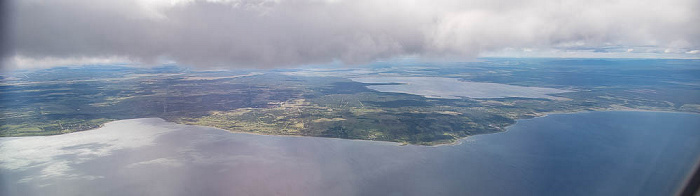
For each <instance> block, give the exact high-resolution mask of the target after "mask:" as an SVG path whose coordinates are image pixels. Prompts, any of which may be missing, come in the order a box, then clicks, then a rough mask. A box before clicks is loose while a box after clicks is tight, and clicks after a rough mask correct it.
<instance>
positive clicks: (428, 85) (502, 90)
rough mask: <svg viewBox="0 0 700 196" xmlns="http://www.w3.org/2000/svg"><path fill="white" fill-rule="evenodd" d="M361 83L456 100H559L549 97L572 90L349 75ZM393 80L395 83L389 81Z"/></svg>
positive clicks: (393, 90)
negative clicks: (509, 98)
mask: <svg viewBox="0 0 700 196" xmlns="http://www.w3.org/2000/svg"><path fill="white" fill-rule="evenodd" d="M351 79H352V80H353V81H356V82H362V83H382V84H381V85H370V86H368V88H370V89H373V90H376V91H381V92H393V93H408V94H415V95H421V96H425V97H428V98H443V99H459V98H461V97H469V98H505V97H523V98H547V99H561V98H559V97H555V96H551V95H552V94H557V93H566V92H571V91H569V90H561V89H555V88H542V87H526V86H515V85H508V84H498V83H487V82H469V81H461V80H459V79H457V78H444V77H359V78H351ZM391 83H396V84H391Z"/></svg>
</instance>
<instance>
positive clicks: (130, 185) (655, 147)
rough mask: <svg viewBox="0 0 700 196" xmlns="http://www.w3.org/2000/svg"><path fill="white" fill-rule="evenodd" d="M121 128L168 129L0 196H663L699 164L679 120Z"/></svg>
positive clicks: (566, 117)
mask: <svg viewBox="0 0 700 196" xmlns="http://www.w3.org/2000/svg"><path fill="white" fill-rule="evenodd" d="M129 123H131V124H129ZM123 124H124V125H120V126H127V124H128V125H129V126H130V127H129V129H139V127H141V129H143V132H144V133H145V132H149V131H153V130H154V129H167V131H166V132H164V133H163V134H159V135H157V136H152V137H156V138H154V139H155V140H154V143H153V144H151V145H146V146H140V147H137V148H124V149H118V150H112V151H110V153H108V154H107V155H102V156H96V157H91V158H85V157H82V159H79V158H80V157H81V156H77V155H78V154H77V153H78V152H79V151H80V150H81V149H80V148H86V149H87V148H96V147H99V146H109V145H115V144H112V143H109V141H105V142H96V144H92V143H90V145H76V146H62V147H61V148H62V149H68V150H70V151H67V150H66V151H62V152H63V153H64V154H62V155H60V156H58V155H56V156H50V157H51V160H50V161H49V162H48V163H42V164H44V165H43V166H42V164H33V165H34V166H32V167H28V168H23V169H7V167H5V169H2V168H0V177H1V178H0V190H3V191H0V194H1V195H78V194H85V195H142V194H147V195H673V194H674V193H676V191H677V190H678V189H679V188H680V184H681V183H682V182H683V180H684V179H685V178H686V175H687V173H688V172H690V171H691V169H692V167H693V166H694V165H693V164H694V163H695V162H696V161H698V157H700V115H692V114H682V113H658V112H589V113H576V114H558V115H550V116H547V117H542V118H535V119H529V120H519V121H518V123H517V124H516V125H514V126H512V127H510V128H509V129H508V131H507V132H503V133H497V134H488V135H479V136H474V137H469V138H467V139H464V140H463V141H462V143H461V144H459V145H451V146H437V147H426V146H411V145H409V146H398V145H397V144H395V143H390V142H372V141H354V140H342V139H329V138H310V137H280V136H260V135H251V134H233V133H228V132H225V131H222V130H218V129H213V128H205V127H195V126H185V125H174V124H172V123H168V122H164V121H162V120H159V119H135V120H127V122H124V123H123ZM145 125H148V126H145ZM99 133H100V130H95V132H94V133H88V134H99ZM70 137H76V136H71V135H70V134H67V135H60V136H50V137H45V139H46V141H47V142H48V141H50V140H66V139H71V138H70ZM84 137H87V136H84ZM18 139H20V140H21V139H24V138H18ZM3 141H7V140H0V144H2V143H3ZM76 142H79V141H76ZM66 147H69V148H66ZM6 148H7V147H6ZM73 150H75V152H76V154H70V153H72V152H73ZM0 153H4V154H5V157H11V156H9V155H10V153H12V152H7V151H2V148H0ZM66 153H68V154H66ZM154 160H157V161H154ZM165 160H168V161H165ZM61 161H63V163H66V162H69V164H67V166H69V169H68V170H64V173H63V174H61V175H58V174H57V175H54V176H50V175H49V176H43V177H42V176H41V174H45V173H42V171H43V172H46V169H47V167H49V165H51V163H52V162H61ZM2 164H6V165H9V164H10V163H9V162H4V163H2ZM2 164H0V165H2ZM37 165H38V166H37ZM59 168H60V167H59ZM50 171H51V170H50ZM71 174H75V175H72V177H71V178H67V177H66V176H71ZM62 175H63V176H62ZM76 176H77V177H76ZM85 176H92V177H91V178H87V177H85ZM27 177H34V178H32V179H31V180H25V181H23V182H18V181H20V180H21V179H26V178H27Z"/></svg>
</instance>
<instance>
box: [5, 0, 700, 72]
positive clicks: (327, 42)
mask: <svg viewBox="0 0 700 196" xmlns="http://www.w3.org/2000/svg"><path fill="white" fill-rule="evenodd" d="M699 4H700V3H699V2H697V1H694V0H669V1H651V0H618V1H607V0H570V1H555V2H552V1H545V0H524V1H515V0H495V1H474V0H435V1H418V0H405V1H375V0H353V1H347V0H171V1H168V0H105V1H99V2H95V1H91V0H55V1H39V0H24V1H11V3H8V4H6V5H5V7H9V8H10V11H11V12H7V13H12V14H10V15H11V17H8V18H10V19H8V21H9V22H7V24H3V27H6V26H7V27H8V28H3V29H7V30H5V31H4V32H5V33H4V34H7V35H8V36H6V37H9V39H8V40H10V41H12V42H13V43H14V44H13V46H11V48H10V50H8V51H9V52H5V55H4V56H5V57H6V58H5V65H7V66H14V67H28V66H36V64H28V63H26V62H37V61H41V60H42V59H44V60H45V59H69V60H70V59H73V60H75V59H88V60H89V59H92V60H93V61H94V59H97V58H107V59H115V58H120V59H126V60H128V61H129V62H135V63H147V64H148V63H155V64H157V63H160V62H164V61H175V62H177V63H179V64H186V65H195V66H217V67H248V68H250V67H256V68H261V67H263V68H264V67H276V66H295V65H301V64H317V63H328V62H342V63H345V64H357V63H365V62H371V61H375V60H381V59H391V58H397V57H402V56H419V57H422V58H441V59H442V58H473V57H478V56H483V54H486V53H494V52H498V51H502V50H504V49H508V48H527V49H528V50H533V49H536V50H549V49H555V50H568V51H576V50H577V48H584V47H585V48H602V47H606V46H616V47H617V46H620V47H624V48H635V47H640V46H645V47H648V46H652V47H657V48H662V49H661V50H664V49H665V48H671V49H672V51H678V52H677V53H679V54H684V55H690V57H697V53H688V51H693V50H697V49H698V48H700V38H699V37H700V36H698V35H700V27H699V25H697V24H696V23H697V22H696V21H698V19H699V18H698V16H700V14H698V13H697V11H696V10H699V9H700V6H699ZM521 50H522V49H521ZM601 51H605V50H601ZM621 53H625V51H622V52H621ZM16 56H19V58H23V59H34V60H25V61H23V62H25V63H21V62H18V61H17V60H16V59H17V58H18V57H16ZM63 62H67V60H63ZM47 63H49V62H47Z"/></svg>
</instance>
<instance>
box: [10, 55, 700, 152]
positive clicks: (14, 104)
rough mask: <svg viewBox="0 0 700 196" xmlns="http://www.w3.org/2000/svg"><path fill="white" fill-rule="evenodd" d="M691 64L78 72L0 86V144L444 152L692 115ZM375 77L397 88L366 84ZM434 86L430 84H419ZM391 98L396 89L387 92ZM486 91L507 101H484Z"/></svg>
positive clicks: (568, 62) (60, 71)
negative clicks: (112, 125)
mask: <svg viewBox="0 0 700 196" xmlns="http://www.w3.org/2000/svg"><path fill="white" fill-rule="evenodd" d="M699 64H700V61H698V60H624V59H616V60H615V59H613V60H585V59H564V60H562V59H485V60H484V61H482V62H473V63H455V64H440V65H422V64H415V65H402V66H395V65H385V64H382V65H370V66H365V67H354V68H338V69H326V70H317V69H293V70H236V71H193V70H188V69H186V68H182V67H177V66H163V67H156V68H136V67H126V66H107V67H105V66H85V67H72V68H71V67H64V68H52V69H46V70H37V71H15V72H10V73H5V74H3V75H2V78H0V79H2V83H1V84H0V100H1V102H2V104H0V111H1V114H2V115H1V116H0V136H5V137H7V136H13V137H14V136H38V135H54V134H63V133H70V132H76V131H84V130H89V129H94V128H97V127H100V126H101V125H103V124H104V123H106V122H110V121H114V120H121V119H132V118H145V117H159V118H162V119H165V120H168V121H172V122H176V123H182V124H189V125H201V126H210V127H216V128H221V129H225V130H229V131H235V132H249V133H257V134H269V135H297V136H313V137H332V138H346V139H361V140H378V141H391V142H399V143H404V144H417V145H437V144H449V143H453V142H455V141H457V140H459V139H460V138H464V137H468V136H472V135H476V134H487V133H496V132H502V131H504V130H505V128H506V127H507V126H509V125H512V124H513V123H515V121H516V120H517V119H525V118H533V117H538V116H543V115H546V114H549V113H568V112H578V111H594V110H651V111H675V112H691V113H700V81H699V80H700V77H699V76H700V68H698V66H697V65H699ZM383 76H391V77H394V78H396V77H398V78H399V79H401V80H397V81H395V82H392V81H383V80H382V81H379V80H375V81H367V79H366V78H371V77H374V78H382V77H383ZM436 77H439V78H440V79H436V80H424V79H425V78H436ZM357 78H365V79H364V80H365V81H363V80H360V79H357ZM415 78H419V80H420V81H421V82H431V81H439V82H441V83H445V82H444V81H455V83H458V82H459V81H464V85H472V86H467V87H468V88H467V87H464V88H457V89H463V90H469V91H472V90H473V91H480V92H478V93H450V92H449V90H444V89H442V90H441V91H438V90H436V89H431V88H430V87H431V85H440V86H443V87H444V88H449V87H450V86H449V85H453V84H437V83H436V84H432V83H421V84H415V83H412V84H410V85H414V86H420V87H421V88H418V89H419V90H420V91H423V92H411V91H410V90H414V89H412V88H405V87H406V86H400V85H409V84H407V83H411V82H413V81H407V80H406V79H414V80H415ZM445 78H446V79H445ZM454 85H458V84H454ZM376 86H382V87H381V88H376ZM392 86H394V87H396V86H398V87H401V88H395V89H399V90H394V91H392V90H386V89H391V87H392ZM474 86H483V87H481V89H479V88H473V87H474ZM494 86H496V87H497V88H498V89H507V91H508V93H509V94H503V92H504V91H506V90H497V91H498V92H500V94H494V93H489V91H488V90H489V89H488V88H493V87H494ZM511 87H512V88H511ZM379 90H383V91H384V92H382V91H379ZM481 91H483V92H481ZM511 91H512V92H511ZM530 91H537V92H541V93H540V94H533V92H530ZM445 92H447V93H448V94H444V93H445ZM440 93H443V94H440ZM476 95H479V96H476ZM511 95H512V96H511Z"/></svg>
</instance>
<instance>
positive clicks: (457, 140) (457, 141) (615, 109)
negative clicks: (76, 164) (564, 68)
mask: <svg viewBox="0 0 700 196" xmlns="http://www.w3.org/2000/svg"><path fill="white" fill-rule="evenodd" d="M591 112H658V113H677V114H690V115H700V113H693V112H684V111H669V110H648V109H635V108H600V109H592V110H573V111H560V112H543V113H537V114H536V116H534V117H532V118H518V119H513V120H515V123H513V124H511V125H508V126H505V127H502V129H503V131H498V132H493V133H482V134H474V135H469V136H466V137H461V138H456V139H455V141H453V142H449V143H437V144H430V145H423V144H412V143H405V142H396V141H385V140H367V139H351V138H335V137H321V136H304V135H280V134H264V133H256V132H245V131H232V130H226V129H222V128H218V127H211V126H204V125H190V124H184V123H178V122H174V121H168V120H166V119H163V118H160V117H146V118H132V119H121V120H114V121H109V122H106V123H103V124H101V125H100V126H99V127H96V128H93V129H87V130H81V131H74V132H69V133H61V134H50V135H34V136H4V137H0V139H3V138H7V139H10V138H23V137H48V136H55V135H66V134H71V133H80V132H84V131H93V130H96V129H100V128H103V127H105V126H106V125H107V124H109V123H114V122H119V121H125V120H136V119H159V120H161V121H163V122H168V123H173V124H175V125H183V126H197V127H203V128H210V129H217V130H221V131H225V132H228V133H238V134H250V135H258V136H275V137H315V138H327V139H339V140H354V141H367V142H382V143H390V144H392V145H395V146H420V147H440V146H457V145H460V144H462V143H464V141H463V140H465V139H467V138H470V137H474V136H480V135H490V134H498V133H505V132H507V131H508V129H510V127H512V126H515V125H517V124H518V122H519V121H521V120H531V119H535V118H543V117H547V116H549V115H565V114H579V113H591Z"/></svg>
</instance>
